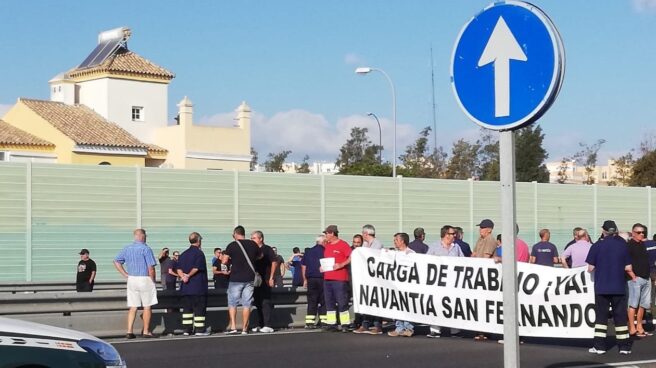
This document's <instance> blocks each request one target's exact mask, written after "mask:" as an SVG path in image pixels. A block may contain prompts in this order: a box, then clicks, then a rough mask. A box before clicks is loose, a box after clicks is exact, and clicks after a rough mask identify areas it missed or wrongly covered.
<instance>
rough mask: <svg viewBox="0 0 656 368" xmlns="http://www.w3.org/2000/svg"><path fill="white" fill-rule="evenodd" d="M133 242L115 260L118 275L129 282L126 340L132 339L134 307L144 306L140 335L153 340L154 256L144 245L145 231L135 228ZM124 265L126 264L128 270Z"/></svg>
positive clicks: (155, 290)
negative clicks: (151, 319) (151, 320)
mask: <svg viewBox="0 0 656 368" xmlns="http://www.w3.org/2000/svg"><path fill="white" fill-rule="evenodd" d="M133 234H134V241H133V242H132V244H129V245H127V246H126V247H125V248H123V249H122V250H121V252H119V254H118V255H117V256H116V258H114V266H115V267H116V269H117V270H118V272H119V273H120V274H121V275H123V276H124V277H126V278H127V279H128V285H127V289H128V290H127V294H128V307H129V308H130V309H129V312H128V324H127V327H128V329H127V330H128V332H127V335H126V337H127V338H128V339H134V338H135V337H136V336H135V335H134V333H133V332H132V329H133V325H134V320H135V319H136V317H137V308H138V307H142V306H143V314H142V318H143V324H144V326H143V334H142V336H143V337H145V338H151V337H154V335H153V333H152V332H151V331H150V318H151V316H152V311H151V308H150V307H151V306H153V305H155V304H157V289H156V288H155V265H156V264H157V262H156V261H155V255H154V254H153V250H152V249H150V247H149V246H148V245H147V244H146V230H144V229H136V230H135V231H134V233H133ZM123 265H127V271H126V270H125V268H124V266H123Z"/></svg>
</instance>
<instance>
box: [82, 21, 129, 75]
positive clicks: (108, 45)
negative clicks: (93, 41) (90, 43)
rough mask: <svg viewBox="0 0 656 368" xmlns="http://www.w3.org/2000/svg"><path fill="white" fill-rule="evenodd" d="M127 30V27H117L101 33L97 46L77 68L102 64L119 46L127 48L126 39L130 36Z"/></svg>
mask: <svg viewBox="0 0 656 368" xmlns="http://www.w3.org/2000/svg"><path fill="white" fill-rule="evenodd" d="M129 32H130V31H129V29H127V28H117V29H115V30H110V31H106V32H103V33H101V34H100V36H101V37H99V38H98V46H96V48H95V49H93V51H91V53H90V54H89V56H87V57H86V58H85V59H84V61H82V63H81V64H80V65H79V66H78V69H82V68H90V67H93V66H96V65H99V64H102V62H104V61H105V60H106V59H107V58H108V57H109V56H111V55H113V54H114V53H115V52H116V51H117V50H118V49H120V48H121V47H124V48H127V46H126V44H127V39H128V38H129V37H130V33H129Z"/></svg>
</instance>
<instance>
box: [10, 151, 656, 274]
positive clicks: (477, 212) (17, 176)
mask: <svg viewBox="0 0 656 368" xmlns="http://www.w3.org/2000/svg"><path fill="white" fill-rule="evenodd" d="M499 194H500V193H499V183H497V182H477V181H460V180H431V179H414V178H400V177H399V178H378V177H355V176H331V175H307V174H277V173H253V172H228V171H192V170H169V169H153V168H126V167H108V166H76V165H53V164H30V163H0V249H1V250H2V256H0V267H1V269H2V270H3V271H2V272H0V282H9V281H65V280H71V281H73V280H74V278H75V266H76V265H77V261H78V259H79V256H78V255H77V253H78V252H79V250H80V249H81V248H88V249H89V250H90V251H91V258H92V259H94V260H95V261H96V263H97V264H98V279H99V280H116V279H118V278H119V275H118V273H117V272H116V271H115V270H114V269H113V265H112V259H113V257H114V256H115V255H116V253H117V252H118V251H119V249H120V248H121V247H122V246H124V245H125V244H127V243H129V242H130V241H131V240H132V230H133V229H134V228H137V227H143V228H145V229H146V230H147V231H148V243H149V244H150V246H151V247H152V248H153V250H154V251H155V252H156V253H157V251H158V250H159V249H161V248H162V247H164V246H167V247H170V248H171V249H177V250H184V249H185V248H186V247H187V240H186V239H187V236H188V234H189V233H190V232H191V231H198V232H199V233H201V234H202V235H203V247H204V250H205V252H206V255H207V258H208V261H209V259H210V258H211V253H212V249H213V248H214V247H225V245H226V244H227V243H228V242H229V241H231V231H232V228H233V227H234V226H235V225H236V224H241V225H244V226H245V227H246V230H247V231H252V230H261V231H263V232H264V234H265V241H266V242H267V243H268V244H271V245H275V246H277V247H278V249H279V252H280V253H281V254H282V255H283V257H285V258H287V257H288V256H289V255H290V254H291V249H292V248H293V247H294V246H298V247H300V248H304V247H307V246H311V245H313V241H314V238H315V237H316V236H317V235H318V234H320V232H321V230H322V229H323V228H324V227H325V226H326V225H328V224H337V225H338V226H339V228H340V231H341V234H340V235H341V236H342V237H343V238H345V239H347V240H348V241H350V237H351V236H352V235H353V234H355V233H359V232H360V229H361V226H362V225H364V224H367V223H370V224H373V225H374V226H376V229H377V231H378V238H379V239H381V240H382V241H383V244H385V245H388V246H391V245H392V234H394V233H395V232H397V231H405V232H408V233H412V231H413V229H414V228H415V227H418V226H421V227H424V228H425V229H426V231H427V233H428V242H429V243H430V242H434V241H436V240H438V237H439V228H440V227H441V226H442V225H444V224H451V225H454V226H462V227H463V228H464V229H465V232H466V234H465V237H466V240H467V241H469V242H470V243H472V244H473V243H474V242H475V239H476V237H477V236H478V232H477V229H476V226H475V225H476V224H477V223H478V221H480V220H481V219H483V218H491V219H493V220H494V221H495V224H496V227H497V229H500V228H501V219H500V208H499V207H500V199H499ZM654 205H655V203H654V199H653V196H652V189H651V188H616V187H602V186H596V185H593V186H582V185H558V184H537V183H517V218H518V224H519V227H520V234H519V235H520V237H521V238H523V239H524V240H526V242H527V243H529V245H530V244H533V243H534V242H536V241H537V240H538V239H537V232H538V230H539V229H541V228H548V229H550V230H551V233H552V242H553V243H555V244H556V245H558V246H559V248H560V249H562V248H563V246H564V244H565V243H566V242H567V241H568V240H569V239H570V238H571V229H572V228H573V227H574V226H582V227H585V228H587V229H589V230H590V232H591V234H592V236H593V237H597V236H598V233H599V227H600V225H601V223H602V222H603V221H604V220H605V219H614V220H615V221H616V222H617V223H618V225H619V226H620V228H621V229H628V228H629V227H630V226H631V225H632V224H633V223H635V222H642V223H645V224H646V225H647V226H649V228H650V229H651V224H652V209H653V208H654ZM496 232H498V231H495V233H496Z"/></svg>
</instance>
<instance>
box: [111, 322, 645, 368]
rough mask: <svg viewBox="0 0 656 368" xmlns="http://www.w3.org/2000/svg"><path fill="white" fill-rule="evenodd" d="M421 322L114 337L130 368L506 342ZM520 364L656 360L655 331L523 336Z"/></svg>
mask: <svg viewBox="0 0 656 368" xmlns="http://www.w3.org/2000/svg"><path fill="white" fill-rule="evenodd" d="M420 332H424V331H423V329H419V330H418V333H417V335H415V336H413V337H411V338H407V337H389V336H385V335H382V336H371V335H355V334H353V333H339V332H320V331H305V330H295V331H285V332H276V333H273V334H250V335H246V336H240V335H238V336H226V335H223V334H216V335H212V336H208V337H182V336H176V337H170V338H168V337H167V338H164V337H162V338H159V339H156V340H150V339H149V340H142V339H137V340H130V341H125V340H114V341H110V342H112V343H113V344H114V346H115V347H116V348H117V349H118V351H119V352H120V353H121V355H122V356H123V358H124V359H126V361H127V362H128V367H130V368H135V367H140V368H149V367H153V368H161V367H183V368H200V367H267V368H275V367H285V368H290V367H313V368H324V367H325V368H335V367H339V368H348V367H357V368H364V367H376V368H386V367H395V368H396V367H403V368H407V367H458V368H467V367H471V368H481V367H502V366H503V345H501V344H498V343H497V342H496V341H494V340H488V341H485V342H476V341H474V340H473V339H471V338H458V337H450V338H440V339H429V338H426V337H424V335H423V334H419V333H420ZM525 340H526V341H525V343H524V344H523V345H521V347H520V355H521V366H522V367H549V368H560V367H590V368H591V367H607V366H620V367H656V349H654V343H655V342H656V336H654V337H648V338H645V339H643V340H640V341H636V342H635V343H634V345H633V353H632V354H631V355H628V356H623V355H619V353H618V351H617V347H614V348H613V349H611V350H609V351H608V352H607V353H606V354H605V355H592V354H590V353H588V351H587V350H588V347H589V346H590V345H589V344H590V342H591V341H588V340H553V339H550V340H545V339H525Z"/></svg>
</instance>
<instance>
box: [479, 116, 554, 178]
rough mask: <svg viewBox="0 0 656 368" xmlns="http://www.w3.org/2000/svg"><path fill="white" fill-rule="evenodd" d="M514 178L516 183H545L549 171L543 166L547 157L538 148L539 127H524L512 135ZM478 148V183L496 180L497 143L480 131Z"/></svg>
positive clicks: (541, 140)
mask: <svg viewBox="0 0 656 368" xmlns="http://www.w3.org/2000/svg"><path fill="white" fill-rule="evenodd" d="M514 134H515V137H514V139H515V177H516V180H517V181H521V182H531V181H537V182H539V183H548V182H549V170H547V165H546V164H545V161H546V159H547V158H548V157H549V155H548V154H547V151H546V150H545V149H544V147H543V146H542V143H543V141H544V134H543V133H542V128H541V127H540V126H539V125H536V126H528V127H525V128H522V129H519V130H517V131H516V132H515V133H514ZM476 145H477V146H478V147H479V152H478V171H477V172H476V174H475V175H476V176H478V177H479V178H480V180H499V179H500V169H501V167H500V166H501V165H500V158H499V140H498V139H497V138H496V136H493V134H492V132H491V131H489V130H485V129H482V130H481V137H480V138H479V139H478V140H477V141H476Z"/></svg>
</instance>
